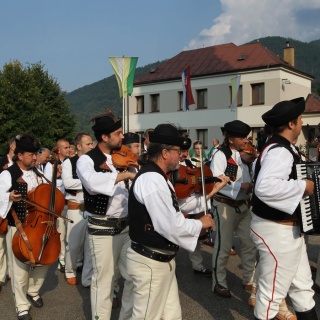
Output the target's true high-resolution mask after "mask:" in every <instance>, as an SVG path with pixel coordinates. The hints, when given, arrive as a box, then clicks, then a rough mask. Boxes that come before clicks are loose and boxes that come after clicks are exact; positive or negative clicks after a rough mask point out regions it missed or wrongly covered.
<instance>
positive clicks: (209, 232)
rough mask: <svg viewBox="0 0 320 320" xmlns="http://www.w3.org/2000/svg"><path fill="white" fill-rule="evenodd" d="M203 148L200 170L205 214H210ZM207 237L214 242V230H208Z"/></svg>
mask: <svg viewBox="0 0 320 320" xmlns="http://www.w3.org/2000/svg"><path fill="white" fill-rule="evenodd" d="M202 150H203V149H202V147H201V148H200V170H201V181H202V195H203V197H204V214H205V215H207V214H208V203H207V194H206V186H205V179H204V173H203V157H202ZM207 235H208V238H209V239H210V241H211V242H213V239H212V230H211V229H209V228H208V229H207Z"/></svg>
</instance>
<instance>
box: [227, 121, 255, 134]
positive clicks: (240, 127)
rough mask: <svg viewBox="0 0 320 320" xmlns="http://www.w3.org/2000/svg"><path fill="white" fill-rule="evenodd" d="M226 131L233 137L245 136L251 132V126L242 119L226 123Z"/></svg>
mask: <svg viewBox="0 0 320 320" xmlns="http://www.w3.org/2000/svg"><path fill="white" fill-rule="evenodd" d="M224 130H225V132H226V133H227V134H228V135H229V136H231V137H238V138H245V137H247V135H248V134H249V133H250V131H251V128H250V127H249V126H248V125H247V124H246V123H244V122H242V121H240V120H234V121H231V122H227V123H226V124H225V125H224Z"/></svg>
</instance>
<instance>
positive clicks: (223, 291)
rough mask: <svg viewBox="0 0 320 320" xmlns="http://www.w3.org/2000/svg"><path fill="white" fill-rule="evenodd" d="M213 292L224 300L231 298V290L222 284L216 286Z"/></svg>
mask: <svg viewBox="0 0 320 320" xmlns="http://www.w3.org/2000/svg"><path fill="white" fill-rule="evenodd" d="M213 292H214V293H216V294H217V295H218V296H220V297H222V298H231V292H230V290H229V289H227V288H225V287H223V286H221V285H220V284H216V285H215V286H214V289H213Z"/></svg>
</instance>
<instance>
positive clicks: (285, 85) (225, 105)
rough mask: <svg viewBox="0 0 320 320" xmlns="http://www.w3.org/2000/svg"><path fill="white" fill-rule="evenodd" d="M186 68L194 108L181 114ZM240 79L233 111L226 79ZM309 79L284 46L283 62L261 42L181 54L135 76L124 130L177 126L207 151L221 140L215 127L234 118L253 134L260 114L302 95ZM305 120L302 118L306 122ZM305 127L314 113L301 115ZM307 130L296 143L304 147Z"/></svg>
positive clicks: (316, 117)
mask: <svg viewBox="0 0 320 320" xmlns="http://www.w3.org/2000/svg"><path fill="white" fill-rule="evenodd" d="M188 66H190V69H191V86H192V91H193V96H194V99H195V103H196V105H194V106H191V107H190V110H189V111H183V110H182V107H181V104H182V82H181V74H182V72H183V71H184V70H185V69H186V68H187V67H188ZM239 75H240V76H241V82H240V89H239V93H238V106H237V108H236V110H231V109H230V104H231V79H232V78H234V77H236V76H239ZM312 79H313V77H312V76H311V75H309V74H306V73H305V72H302V71H300V70H298V69H297V68H295V67H294V49H293V48H291V47H290V46H289V44H287V47H286V48H284V59H281V58H280V57H279V56H277V55H276V54H274V53H273V52H271V51H270V50H268V49H267V48H265V47H263V46H262V45H261V44H260V43H253V44H247V45H242V46H237V45H235V44H233V43H228V44H223V45H218V46H212V47H207V48H201V49H196V50H190V51H183V52H181V53H179V54H178V55H176V56H175V57H173V58H171V59H169V60H167V61H165V62H164V63H162V64H160V65H159V66H158V67H157V68H156V69H155V70H150V72H149V73H147V74H144V75H142V76H141V77H139V78H137V79H136V80H135V82H134V91H133V94H132V96H131V97H130V98H129V106H130V108H129V110H130V111H129V128H130V131H132V132H143V131H144V130H146V129H147V128H154V127H156V126H157V125H158V124H159V123H166V122H170V123H174V124H179V125H180V126H181V127H182V128H183V129H184V130H189V131H190V138H191V139H192V140H195V139H198V140H201V141H202V142H203V144H204V148H206V149H207V148H210V147H211V142H212V139H213V138H218V139H219V140H220V141H221V139H222V136H221V130H220V127H222V126H223V125H224V123H226V122H228V121H232V120H235V119H239V120H241V121H244V122H246V123H247V124H248V125H250V126H251V127H252V129H253V132H252V135H253V142H254V143H255V138H256V132H257V131H258V130H259V128H260V127H263V126H264V123H263V121H262V119H261V115H262V114H263V113H264V112H266V111H268V110H269V109H271V108H272V107H273V105H275V104H276V103H277V102H279V101H281V100H290V99H293V98H296V97H300V96H303V97H305V98H307V96H308V95H309V94H310V93H311V80H312ZM305 118H306V119H305ZM303 120H304V122H305V123H304V125H306V124H307V123H308V124H309V125H312V126H316V125H317V124H318V123H319V122H320V117H319V112H317V113H316V114H314V113H313V114H312V116H311V117H310V116H307V115H304V116H303ZM306 132H307V130H306V128H304V130H303V134H302V135H301V138H300V140H299V141H298V145H299V144H301V145H302V144H304V143H305V139H306Z"/></svg>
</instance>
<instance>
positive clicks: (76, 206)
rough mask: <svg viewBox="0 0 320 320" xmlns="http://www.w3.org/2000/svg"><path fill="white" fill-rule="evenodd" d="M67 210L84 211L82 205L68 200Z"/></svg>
mask: <svg viewBox="0 0 320 320" xmlns="http://www.w3.org/2000/svg"><path fill="white" fill-rule="evenodd" d="M68 209H69V210H81V211H84V203H77V202H73V201H70V200H68Z"/></svg>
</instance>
